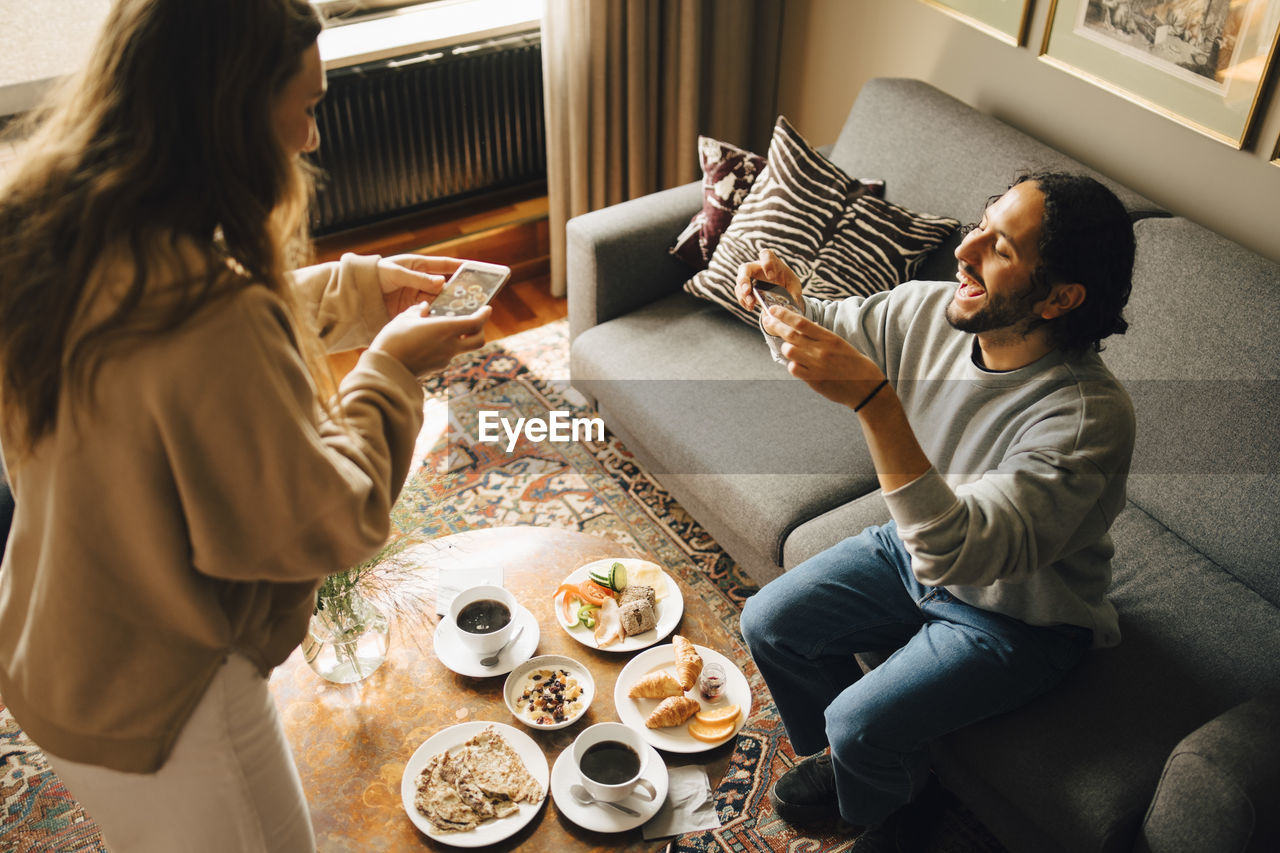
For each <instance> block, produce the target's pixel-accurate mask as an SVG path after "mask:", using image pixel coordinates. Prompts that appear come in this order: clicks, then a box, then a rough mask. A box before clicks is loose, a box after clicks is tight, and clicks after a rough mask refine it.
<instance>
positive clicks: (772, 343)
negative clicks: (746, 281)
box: [751, 278, 804, 364]
mask: <svg viewBox="0 0 1280 853" xmlns="http://www.w3.org/2000/svg"><path fill="white" fill-rule="evenodd" d="M751 292H752V293H754V294H755V295H756V301H757V302H759V303H760V331H761V332H763V333H764V340H765V343H767V344H768V345H769V352H771V353H773V360H774V361H776V362H778V364H786V363H787V360H786V359H785V358H783V357H782V351H781V349H780V347H781V346H782V341H781V339H779V338H777V337H774V336H773V335H771V334H769V333H768V332H765V330H764V313H765V312H766V311H768V310H769V307H770V306H771V305H781V306H782V307H784V308H790V309H791V310H792V311H797V312H800V313H804V309H802V308H801V307H800V306H799V305H797V304H796V302H795V300H794V299H792V298H791V294H790V293H788V292H787V289H786V288H785V287H783V286H782V285H780V284H774V283H773V282H771V281H764V280H762V279H758V278H753V279H751Z"/></svg>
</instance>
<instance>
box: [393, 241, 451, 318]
mask: <svg viewBox="0 0 1280 853" xmlns="http://www.w3.org/2000/svg"><path fill="white" fill-rule="evenodd" d="M461 265H462V261H460V260H458V259H457V258H439V257H431V256H429V255H414V254H406V255H392V256H391V257H389V258H382V259H380V260H379V261H378V284H379V285H380V286H381V287H382V299H383V301H384V302H385V303H386V306H387V316H388V317H395V316H396V315H398V314H400V313H401V312H402V311H404V309H406V308H408V307H409V306H411V305H414V304H416V303H418V302H430V301H431V300H432V299H433V298H435V297H436V296H439V295H440V291H441V290H442V289H443V288H444V283H445V282H446V281H448V280H449V276H451V275H453V273H454V271H455V270H457V268H458V267H460V266H461Z"/></svg>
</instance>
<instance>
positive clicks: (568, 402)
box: [0, 320, 1003, 853]
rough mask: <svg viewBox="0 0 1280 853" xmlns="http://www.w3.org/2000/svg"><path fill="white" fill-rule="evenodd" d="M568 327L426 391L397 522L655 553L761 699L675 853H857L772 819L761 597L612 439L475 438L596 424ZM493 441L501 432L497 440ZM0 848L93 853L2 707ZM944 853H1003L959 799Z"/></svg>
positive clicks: (781, 747) (457, 365)
mask: <svg viewBox="0 0 1280 853" xmlns="http://www.w3.org/2000/svg"><path fill="white" fill-rule="evenodd" d="M567 377H568V325H567V323H566V322H565V321H563V320H562V321H559V322H557V323H552V324H550V325H549V326H544V327H543V328H541V329H534V330H532V331H529V332H525V333H522V334H520V335H516V336H514V337H511V338H505V339H503V340H500V341H497V342H495V343H493V344H490V345H488V346H487V347H485V348H484V349H482V350H479V351H477V352H475V353H471V354H468V355H467V356H464V357H460V358H459V359H457V360H456V361H455V362H454V364H453V365H452V366H451V367H450V369H449V370H448V371H446V372H445V373H443V374H442V375H440V376H438V377H435V378H433V379H432V380H430V381H429V382H428V383H427V392H428V400H427V404H426V424H425V426H424V428H423V431H422V434H421V436H420V437H419V441H418V448H417V454H416V458H417V459H419V460H420V461H421V465H420V467H419V468H418V469H417V470H416V471H415V472H414V473H413V474H412V475H411V477H410V479H409V482H408V483H407V485H406V487H405V489H404V491H403V493H402V495H401V497H400V500H399V501H398V503H397V505H396V507H395V509H394V511H393V520H394V521H395V523H396V525H397V526H398V527H399V528H400V529H402V530H404V531H406V532H416V533H418V534H420V535H422V536H424V537H435V536H443V535H447V534H450V533H457V532H461V531H464V530H473V529H477V528H483V527H492V526H497V525H512V524H524V525H541V526H554V527H564V528H568V529H572V530H578V531H581V532H583V533H590V534H592V535H595V536H601V537H606V538H609V539H612V540H614V541H616V542H618V543H619V544H622V545H626V546H629V547H632V548H634V549H636V550H638V551H640V552H645V553H648V554H650V555H651V556H652V557H653V558H654V559H655V560H656V561H658V562H660V563H662V564H663V565H664V566H665V567H667V569H668V570H669V571H671V572H673V573H675V574H676V575H678V576H679V577H680V579H681V580H682V581H684V582H685V583H686V584H687V586H688V587H689V588H691V589H692V590H694V591H695V592H696V593H697V594H699V595H701V596H702V597H703V598H704V599H705V600H706V601H707V603H708V604H709V605H710V606H711V609H712V610H713V611H714V612H716V613H718V614H719V615H720V618H721V620H722V621H723V624H724V629H725V641H726V644H727V645H729V646H732V647H733V649H734V651H735V652H736V653H735V655H734V657H735V658H737V659H739V660H746V661H747V665H746V666H745V667H744V669H745V671H746V674H747V676H748V679H749V680H750V681H751V683H752V688H753V692H754V694H755V696H756V697H757V701H756V703H755V707H754V708H753V709H752V713H751V716H750V718H749V719H748V721H747V723H746V725H745V726H744V727H743V729H742V731H741V732H740V733H739V735H738V738H737V741H736V743H735V746H734V751H733V755H732V757H731V759H730V765H729V769H728V772H727V773H726V775H725V778H724V780H723V781H722V782H721V784H720V787H719V789H718V790H717V791H716V804H717V809H718V812H719V815H720V819H721V823H722V826H721V827H720V828H718V829H715V830H709V831H706V832H700V833H693V834H689V835H685V836H683V837H681V838H678V839H676V840H675V841H673V842H672V843H671V845H670V847H669V848H668V849H669V850H670V851H671V853H711V851H722V853H730V851H732V853H749V852H750V851H761V853H764V851H813V853H828V851H830V852H831V853H835V851H856V850H857V849H858V844H857V838H856V836H853V835H851V834H848V833H842V832H841V831H840V830H839V829H838V828H833V829H832V830H831V831H830V832H828V833H826V834H804V833H800V832H797V831H796V830H795V829H794V828H792V827H791V826H789V825H788V824H787V823H785V822H784V821H782V820H780V819H778V818H777V817H776V816H775V815H774V814H773V809H772V807H771V805H770V804H769V798H768V789H769V785H770V784H771V782H772V780H773V779H775V778H777V776H778V775H780V774H781V773H782V772H785V770H786V769H787V768H789V767H790V766H791V765H792V764H793V763H794V762H795V760H796V758H795V754H794V753H793V751H792V750H791V745H790V743H789V741H788V740H787V737H786V735H785V733H784V732H783V730H782V725H781V722H780V721H779V719H778V716H777V712H776V710H775V709H774V708H773V705H772V703H770V702H769V701H768V699H767V697H768V694H767V692H766V691H765V689H764V685H763V682H762V681H761V680H760V676H759V673H758V672H756V671H755V668H754V666H752V665H751V664H750V661H749V659H748V658H747V656H746V653H745V650H744V649H743V646H742V638H741V635H740V634H739V632H738V619H737V617H738V613H739V612H740V611H741V607H742V603H743V602H744V601H745V600H746V599H747V598H748V597H749V596H750V595H752V594H753V593H754V592H755V590H756V587H755V586H754V585H753V583H752V582H751V580H750V579H749V578H747V577H746V576H745V574H743V573H742V572H741V571H740V570H739V569H738V567H737V565H736V564H735V563H734V562H733V561H732V560H731V559H730V558H729V557H728V556H727V555H726V554H725V553H724V552H723V551H722V550H721V549H720V548H719V546H718V545H717V544H716V543H715V542H714V541H713V540H712V539H711V537H710V536H709V535H708V534H707V533H706V531H704V530H703V529H702V528H701V527H700V526H699V525H698V523H697V522H696V521H694V520H693V519H692V518H691V517H690V516H689V515H688V514H687V513H686V512H685V511H684V510H683V509H682V508H681V507H680V506H679V505H678V504H677V503H676V502H675V501H674V500H673V499H672V498H671V496H670V495H669V494H667V492H666V491H665V490H664V489H663V488H662V487H661V486H660V485H659V484H658V483H657V482H656V481H655V480H653V479H652V478H651V477H650V476H649V475H648V474H647V473H646V472H645V471H644V470H643V469H642V468H641V467H640V466H639V465H638V464H637V463H636V462H635V460H634V459H633V458H632V457H631V456H630V454H628V452H627V450H626V448H624V447H623V446H622V445H621V444H620V443H619V442H618V441H617V440H616V439H614V438H613V437H612V436H610V435H607V434H606V435H605V436H603V437H602V438H599V437H594V436H592V437H585V438H583V437H580V440H577V441H571V442H543V443H533V442H530V441H528V440H527V439H525V438H521V439H520V440H519V441H518V442H517V443H516V445H515V446H514V447H513V448H512V449H511V451H510V452H508V450H507V438H506V437H505V435H504V436H503V437H502V438H501V440H500V442H498V443H485V442H481V441H479V440H477V438H478V436H479V434H480V433H479V423H478V414H477V413H478V412H480V411H482V410H488V411H498V412H499V413H501V415H502V416H503V417H506V418H508V419H509V420H510V421H511V422H513V423H514V420H515V418H516V417H546V416H547V414H548V413H549V412H552V411H559V412H567V413H569V415H570V416H571V417H581V418H586V417H592V416H594V412H592V411H590V410H589V409H588V407H587V406H586V405H585V403H584V401H583V400H582V399H581V398H580V397H579V396H578V395H577V394H576V393H574V392H573V391H572V389H570V388H569V387H568V381H567ZM500 432H501V431H500ZM0 745H2V746H3V750H4V753H3V760H4V764H3V767H0V793H2V794H3V801H4V814H3V818H2V820H0V851H24V853H25V851H50V853H52V852H53V851H58V853H62V851H84V850H102V849H103V847H102V846H101V842H100V841H99V840H98V836H97V833H96V831H95V830H94V827H93V823H92V821H91V820H90V819H88V818H87V817H86V815H85V813H84V812H83V810H81V809H80V808H79V806H78V805H77V804H76V803H75V801H74V800H73V799H72V798H71V797H70V796H69V795H68V793H67V791H66V789H65V788H63V787H62V785H61V783H59V782H58V780H57V778H56V777H55V776H54V775H53V774H52V772H51V771H50V770H49V769H48V765H47V764H45V762H44V759H43V757H42V756H41V754H40V751H39V749H37V748H36V747H35V746H34V745H33V744H31V742H30V741H28V740H27V739H26V737H25V736H24V735H23V734H22V732H21V730H20V729H19V728H18V726H17V724H16V723H15V722H14V720H13V718H12V717H11V716H10V715H9V714H8V712H7V711H6V710H4V708H3V705H2V704H0ZM928 849H929V850H931V851H942V852H943V853H1003V848H1002V847H1001V846H1000V845H999V843H998V842H996V841H995V839H994V838H992V837H991V835H990V834H989V833H988V832H987V831H986V830H985V828H983V827H982V825H981V824H980V823H978V821H977V820H976V819H975V818H974V817H973V816H972V815H971V814H969V813H968V812H967V811H966V810H965V809H964V808H963V807H962V806H961V805H960V804H959V803H958V802H957V801H956V800H954V798H952V797H950V795H944V809H943V810H942V813H941V815H940V817H939V818H938V825H937V827H936V829H935V831H934V833H933V840H932V842H931V844H930V846H929V848H928Z"/></svg>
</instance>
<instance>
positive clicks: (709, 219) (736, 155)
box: [670, 136, 884, 270]
mask: <svg viewBox="0 0 1280 853" xmlns="http://www.w3.org/2000/svg"><path fill="white" fill-rule="evenodd" d="M698 159H699V161H700V162H701V163H702V209H701V210H699V211H698V212H697V213H695V214H694V215H693V218H692V219H690V220H689V224H688V225H686V226H685V227H684V230H683V231H681V232H680V236H679V237H677V238H676V242H675V245H673V246H672V247H671V249H670V252H671V254H673V255H675V256H676V257H677V258H679V259H680V260H682V261H684V262H685V263H686V264H688V265H689V266H691V267H693V268H694V269H695V270H704V269H706V268H707V264H708V263H709V262H710V261H711V256H712V255H713V254H715V251H716V246H718V245H720V235H721V234H723V233H724V231H725V229H726V228H728V227H729V222H730V221H731V220H732V219H733V215H734V214H735V213H737V211H738V207H739V206H740V205H741V204H742V200H743V199H744V198H746V197H747V193H748V192H749V191H750V190H751V185H752V184H754V183H755V180H756V177H757V176H759V174H760V173H761V172H762V171H764V167H765V165H766V163H767V161H766V160H765V159H764V158H763V157H761V156H760V155H759V154H755V153H753V152H751V151H744V150H743V149H741V148H739V147H737V146H736V145H732V144H730V143H728V142H723V141H721V140H719V139H712V138H711V137H709V136H699V137H698ZM859 182H860V183H861V184H862V185H863V186H864V187H866V189H867V192H870V193H872V194H873V195H876V196H878V197H880V198H884V181H880V180H874V179H868V178H861V179H859Z"/></svg>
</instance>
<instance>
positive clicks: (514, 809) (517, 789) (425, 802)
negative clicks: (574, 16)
mask: <svg viewBox="0 0 1280 853" xmlns="http://www.w3.org/2000/svg"><path fill="white" fill-rule="evenodd" d="M550 779H551V773H550V768H549V767H548V765H547V758H546V756H545V755H543V754H542V750H541V749H540V748H539V747H538V744H537V743H535V742H534V740H533V738H531V737H529V736H528V735H527V734H525V733H524V732H522V731H520V730H519V729H517V728H515V727H513V726H508V725H506V724H504V723H492V722H486V721H476V722H471V723H459V724H458V725H456V726H450V727H449V728H447V729H443V730H442V731H439V732H436V733H435V734H434V735H432V736H431V737H429V738H428V739H427V741H426V742H425V743H423V744H422V746H420V747H418V749H417V750H416V751H415V752H414V753H413V757H411V758H410V759H409V762H408V763H407V764H405V767H404V775H403V776H402V777H401V779H400V799H401V801H402V802H403V804H404V810H405V812H406V813H407V814H408V815H409V819H410V820H411V821H413V825H414V826H416V827H418V829H420V830H421V831H422V832H423V833H425V834H426V836H427V837H428V838H431V839H433V840H435V841H439V842H441V843H443V844H451V845H453V846H455V847H483V846H485V845H487V844H493V843H495V842H498V841H501V840H503V839H504V838H509V837H510V836H512V835H514V834H515V833H517V832H519V831H520V830H521V829H522V828H523V827H524V826H525V824H527V823H528V822H529V821H531V820H533V817H534V815H536V814H537V813H538V810H539V809H541V808H542V804H543V802H544V801H545V800H546V796H547V786H548V785H549V784H550Z"/></svg>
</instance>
